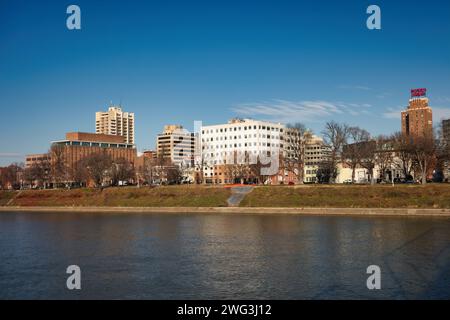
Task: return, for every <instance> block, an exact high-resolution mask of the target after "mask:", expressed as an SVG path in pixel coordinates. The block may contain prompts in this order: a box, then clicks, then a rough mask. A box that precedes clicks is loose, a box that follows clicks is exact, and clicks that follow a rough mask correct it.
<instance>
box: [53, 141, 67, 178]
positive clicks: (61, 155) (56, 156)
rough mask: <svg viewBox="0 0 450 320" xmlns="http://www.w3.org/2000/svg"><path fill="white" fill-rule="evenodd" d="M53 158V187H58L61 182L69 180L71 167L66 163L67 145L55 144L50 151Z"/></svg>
mask: <svg viewBox="0 0 450 320" xmlns="http://www.w3.org/2000/svg"><path fill="white" fill-rule="evenodd" d="M49 154H50V158H51V177H52V179H53V187H58V186H59V185H60V184H61V183H63V182H67V181H68V180H69V168H68V166H67V163H66V153H65V147H64V146H62V145H58V144H54V145H52V147H51V148H50V151H49Z"/></svg>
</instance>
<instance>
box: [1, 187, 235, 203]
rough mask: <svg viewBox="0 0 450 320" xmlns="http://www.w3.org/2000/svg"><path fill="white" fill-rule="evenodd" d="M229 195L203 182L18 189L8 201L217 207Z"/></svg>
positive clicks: (221, 189)
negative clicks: (185, 184) (201, 183)
mask: <svg viewBox="0 0 450 320" xmlns="http://www.w3.org/2000/svg"><path fill="white" fill-rule="evenodd" d="M11 193H12V192H11ZM0 194H1V196H0V199H3V197H7V195H6V193H5V192H1V193H0ZM229 196H230V190H229V189H225V188H223V187H206V186H165V187H157V188H148V187H142V188H135V187H123V188H106V189H104V190H103V191H101V190H98V189H74V190H26V191H22V192H21V193H20V194H19V195H18V196H17V197H16V198H15V199H14V201H13V202H12V203H11V204H10V205H12V206H50V207H52V206H102V207H103V206H113V207H116V206H117V207H221V206H226V205H227V199H228V197H229ZM0 201H1V200H0ZM6 203H7V201H4V202H3V203H2V205H5V204H6Z"/></svg>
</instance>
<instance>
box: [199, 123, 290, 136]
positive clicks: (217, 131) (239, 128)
mask: <svg viewBox="0 0 450 320" xmlns="http://www.w3.org/2000/svg"><path fill="white" fill-rule="evenodd" d="M228 129H229V130H228ZM252 129H253V130H256V129H262V130H271V131H275V132H283V129H281V128H276V127H268V126H267V127H266V126H261V125H259V126H256V125H253V126H243V127H232V128H220V129H219V128H218V129H215V130H214V129H206V130H202V134H205V133H214V132H215V133H219V132H227V130H228V131H241V130H244V131H245V130H252Z"/></svg>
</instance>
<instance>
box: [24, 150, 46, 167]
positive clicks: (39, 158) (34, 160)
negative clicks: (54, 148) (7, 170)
mask: <svg viewBox="0 0 450 320" xmlns="http://www.w3.org/2000/svg"><path fill="white" fill-rule="evenodd" d="M50 161H51V157H50V154H49V153H38V154H27V155H26V156H25V168H31V167H32V166H33V165H39V164H43V163H50Z"/></svg>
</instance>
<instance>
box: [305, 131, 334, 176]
mask: <svg viewBox="0 0 450 320" xmlns="http://www.w3.org/2000/svg"><path fill="white" fill-rule="evenodd" d="M329 155H330V148H329V147H328V146H326V145H325V143H324V142H323V139H322V138H321V137H319V136H316V135H313V136H311V138H310V139H308V140H306V147H305V169H304V170H305V175H304V179H303V181H304V182H306V183H316V182H317V170H319V166H320V164H321V163H322V162H323V161H325V160H327V158H328V157H329Z"/></svg>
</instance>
